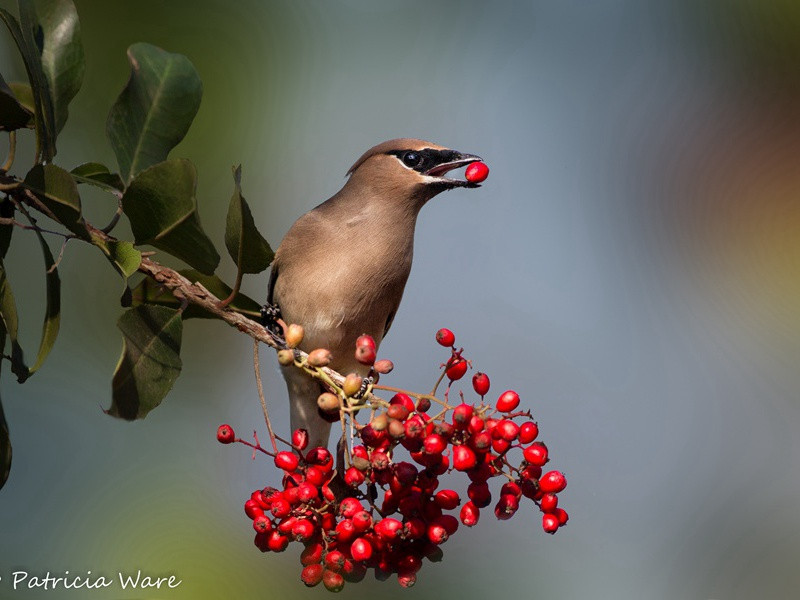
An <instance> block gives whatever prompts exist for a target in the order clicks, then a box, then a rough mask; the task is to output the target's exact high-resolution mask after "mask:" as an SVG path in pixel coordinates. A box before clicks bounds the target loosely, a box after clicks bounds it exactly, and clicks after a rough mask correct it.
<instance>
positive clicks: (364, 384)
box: [353, 377, 375, 399]
mask: <svg viewBox="0 0 800 600" xmlns="http://www.w3.org/2000/svg"><path fill="white" fill-rule="evenodd" d="M373 383H375V379H374V378H373V377H364V379H362V380H361V387H360V388H359V390H358V391H357V392H356V393H355V394H354V395H353V398H356V399H358V398H363V397H364V394H366V393H367V390H368V389H369V386H371V385H372V384H373Z"/></svg>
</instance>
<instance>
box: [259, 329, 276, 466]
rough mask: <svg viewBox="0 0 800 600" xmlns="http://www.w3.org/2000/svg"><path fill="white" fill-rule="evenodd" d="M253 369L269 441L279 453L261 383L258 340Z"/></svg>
mask: <svg viewBox="0 0 800 600" xmlns="http://www.w3.org/2000/svg"><path fill="white" fill-rule="evenodd" d="M253 369H254V370H255V372H256V386H257V387H258V399H259V400H260V401H261V410H263V411H264V420H265V421H266V422H267V431H269V440H270V441H271V442H272V449H273V450H275V452H277V451H278V444H277V442H276V441H275V433H273V431H272V422H270V420H269V411H268V410H267V401H266V400H265V399H264V386H263V385H262V383H261V365H260V364H259V361H258V340H253Z"/></svg>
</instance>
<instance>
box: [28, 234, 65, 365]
mask: <svg viewBox="0 0 800 600" xmlns="http://www.w3.org/2000/svg"><path fill="white" fill-rule="evenodd" d="M32 224H33V223H31V225H32ZM34 231H36V230H34ZM36 236H37V237H38V238H39V244H40V245H41V247H42V254H43V255H44V267H45V291H46V298H47V305H46V307H45V313H44V322H43V323H42V338H41V340H40V342H39V352H38V353H37V355H36V362H35V363H34V365H33V366H32V367H31V368H30V369H28V377H30V376H31V375H33V374H34V373H35V372H36V371H38V370H39V367H41V366H42V365H43V364H44V361H45V360H46V359H47V355H48V354H50V350H52V349H53V345H54V344H55V343H56V338H57V337H58V330H59V327H60V326H61V278H60V277H59V276H58V269H57V268H56V267H55V261H54V260H53V253H52V252H50V246H48V245H47V242H46V241H45V239H44V236H43V235H42V233H41V232H40V231H36Z"/></svg>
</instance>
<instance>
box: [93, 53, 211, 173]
mask: <svg viewBox="0 0 800 600" xmlns="http://www.w3.org/2000/svg"><path fill="white" fill-rule="evenodd" d="M128 60H129V61H130V63H131V76H130V79H129V80H128V84H127V85H126V86H125V89H123V90H122V93H121V94H120V95H119V98H117V101H116V102H115V103H114V106H113V107H112V108H111V113H110V114H109V115H108V123H107V124H106V134H107V135H108V139H109V141H110V142H111V147H112V148H113V149H114V153H115V154H116V155H117V162H118V163H119V168H120V174H121V175H122V180H123V181H124V182H126V183H127V182H129V181H130V180H131V179H133V177H134V176H135V175H136V174H137V173H139V171H142V170H143V169H146V168H147V167H149V166H151V165H154V164H156V163H159V162H162V161H163V160H166V158H167V156H168V155H169V152H170V150H172V148H174V147H175V146H176V145H177V144H178V142H180V141H181V140H182V139H183V137H184V136H185V135H186V132H187V131H188V130H189V126H190V125H191V124H192V120H193V119H194V116H195V115H196V114H197V110H198V109H199V108H200V99H201V98H202V96H203V83H202V82H201V81H200V77H199V75H198V74H197V71H195V68H194V66H193V65H192V63H191V62H190V61H189V59H188V58H186V57H185V56H183V55H181V54H172V53H170V52H165V51H164V50H162V49H161V48H157V47H156V46H152V45H150V44H134V45H133V46H131V47H130V48H128Z"/></svg>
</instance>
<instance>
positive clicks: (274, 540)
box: [267, 529, 289, 552]
mask: <svg viewBox="0 0 800 600" xmlns="http://www.w3.org/2000/svg"><path fill="white" fill-rule="evenodd" d="M288 545H289V537H288V536H285V535H281V532H280V531H278V530H277V529H273V530H272V533H270V534H269V538H268V539H267V547H268V548H269V549H270V550H272V551H273V552H283V551H284V550H286V547H287V546H288Z"/></svg>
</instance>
